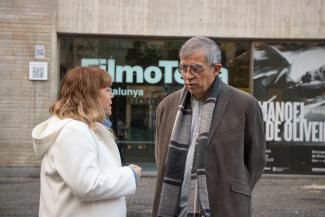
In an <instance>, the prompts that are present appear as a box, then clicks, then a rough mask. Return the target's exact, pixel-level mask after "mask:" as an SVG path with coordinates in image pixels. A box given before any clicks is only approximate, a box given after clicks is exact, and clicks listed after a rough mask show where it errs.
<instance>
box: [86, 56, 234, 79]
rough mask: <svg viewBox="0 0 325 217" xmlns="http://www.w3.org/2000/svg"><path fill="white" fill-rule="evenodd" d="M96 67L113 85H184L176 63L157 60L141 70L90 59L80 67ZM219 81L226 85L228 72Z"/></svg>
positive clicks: (136, 66) (138, 66)
mask: <svg viewBox="0 0 325 217" xmlns="http://www.w3.org/2000/svg"><path fill="white" fill-rule="evenodd" d="M89 65H98V66H99V67H100V68H102V69H104V70H106V71H108V73H109V74H110V75H111V76H112V79H113V82H115V83H129V84H143V83H148V84H157V83H159V82H163V83H165V84H171V83H173V82H176V83H178V84H184V81H183V79H182V75H181V73H179V71H178V70H177V67H178V61H175V60H159V61H158V64H157V65H156V66H148V67H146V68H143V67H142V66H140V65H135V66H130V65H117V64H116V62H115V60H114V59H103V58H100V59H91V58H82V59H81V66H89ZM220 77H221V79H222V80H223V81H224V82H225V83H228V71H227V69H226V68H222V69H221V74H220Z"/></svg>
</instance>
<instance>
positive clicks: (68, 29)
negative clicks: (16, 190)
mask: <svg viewBox="0 0 325 217" xmlns="http://www.w3.org/2000/svg"><path fill="white" fill-rule="evenodd" d="M0 29H1V30H2V31H1V32H0V73H1V75H2V79H1V80H0V98H1V100H0V102H1V103H0V115H1V121H0V176H1V175H3V176H11V175H17V174H20V175H34V174H37V173H38V170H39V163H40V162H39V161H37V160H36V159H35V157H34V154H33V150H32V141H31V130H32V128H33V127H34V126H35V125H36V124H37V123H39V122H40V121H42V120H44V119H46V118H47V117H49V114H48V107H49V105H50V103H51V102H52V101H53V100H54V99H55V97H56V93H57V91H58V87H59V84H60V81H61V79H62V77H63V76H64V74H65V73H66V71H67V70H69V69H70V68H72V67H74V66H78V65H83V66H86V65H99V66H100V67H101V68H104V69H105V70H107V71H108V72H109V73H110V74H111V75H112V77H113V80H114V85H113V92H114V94H115V98H114V101H113V115H112V116H111V117H110V119H111V121H112V123H113V129H114V131H115V133H116V134H117V137H118V143H119V145H120V147H122V151H123V152H124V153H123V154H124V157H125V160H126V161H127V162H140V163H141V162H142V163H149V164H153V162H154V133H155V110H156V107H157V105H158V103H159V102H160V101H161V100H162V99H163V98H164V97H165V96H166V95H168V94H169V93H171V92H172V91H174V90H176V89H179V88H181V87H182V84H183V81H182V79H181V76H180V74H179V73H178V71H177V66H178V50H179V48H180V46H181V45H182V43H184V42H185V41H186V40H187V39H188V38H189V37H191V36H193V35H205V36H209V37H211V38H212V39H213V40H215V41H216V42H217V43H218V44H219V45H220V48H221V50H222V56H223V58H222V65H223V68H222V73H221V76H222V79H223V81H224V82H227V83H228V84H230V85H232V86H234V87H236V88H239V89H242V90H243V91H246V92H248V93H251V94H253V95H254V96H255V97H256V98H257V99H258V100H259V102H260V105H261V108H262V110H263V113H264V121H265V129H266V131H265V133H266V138H267V142H268V147H267V153H266V155H267V156H266V157H267V166H266V168H265V172H266V173H281V174H282V173H285V174H288V173H289V174H319V175H320V174H322V175H323V174H325V126H324V125H325V97H324V96H325V2H324V1H322V0H288V1H280V0H262V1H260V0H243V1H230V0H215V1H204V0H202V1H195V0H187V1H184V0H181V1H172V0H165V1H163V0H156V1H149V0H143V1H132V0H121V1H112V0H94V1H86V0H51V1H50V0H42V1H41V0H32V1H23V0H17V1H9V0H2V1H0Z"/></svg>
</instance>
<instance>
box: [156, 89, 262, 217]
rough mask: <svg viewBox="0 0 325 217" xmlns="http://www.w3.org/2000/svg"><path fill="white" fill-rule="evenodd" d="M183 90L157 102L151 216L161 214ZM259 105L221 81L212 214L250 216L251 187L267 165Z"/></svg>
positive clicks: (214, 129) (210, 182)
mask: <svg viewBox="0 0 325 217" xmlns="http://www.w3.org/2000/svg"><path fill="white" fill-rule="evenodd" d="M181 91H182V90H178V91H176V92H174V93H172V94H170V95H169V96H167V97H166V98H165V99H164V100H163V101H162V102H161V103H160V104H159V105H158V108H157V127H156V148H155V155H156V164H157V168H158V176H157V184H156V192H155V198H154V206H153V216H154V217H156V216H157V212H158V208H159V207H158V206H159V199H160V193H161V188H162V179H163V177H164V165H165V159H166V154H167V150H168V144H169V140H170V136H171V133H172V129H173V124H174V121H175V116H176V112H177V106H178V104H179V100H180V95H181ZM263 128H264V127H263V118H262V113H261V109H260V106H259V104H258V102H257V101H256V100H255V98H254V97H252V96H251V95H249V94H247V93H245V92H243V91H240V90H237V89H235V88H233V87H231V86H228V85H226V84H224V83H222V86H221V90H220V94H219V99H218V104H217V106H216V107H215V111H214V114H213V120H212V123H211V129H210V135H209V139H208V149H209V150H208V164H207V186H208V192H209V203H210V211H211V217H250V216H251V207H252V204H251V201H252V199H251V194H252V190H253V188H254V186H255V184H256V182H257V181H258V180H259V178H260V177H261V175H262V172H263V169H264V165H265V146H266V143H265V137H264V130H263Z"/></svg>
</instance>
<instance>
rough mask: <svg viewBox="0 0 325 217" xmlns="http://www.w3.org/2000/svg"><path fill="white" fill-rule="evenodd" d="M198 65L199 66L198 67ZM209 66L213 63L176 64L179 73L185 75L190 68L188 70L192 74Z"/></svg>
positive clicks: (196, 73) (198, 72)
mask: <svg viewBox="0 0 325 217" xmlns="http://www.w3.org/2000/svg"><path fill="white" fill-rule="evenodd" d="M198 66H200V67H198ZM211 66H213V65H207V66H201V65H200V64H189V65H187V64H180V65H178V71H179V72H180V73H181V74H183V75H185V74H186V73H187V72H188V71H189V70H190V72H191V74H192V75H198V74H200V72H202V71H203V70H204V69H206V68H208V67H211ZM183 67H186V69H185V71H184V70H182V68H183ZM197 68H199V69H197ZM193 69H194V70H193Z"/></svg>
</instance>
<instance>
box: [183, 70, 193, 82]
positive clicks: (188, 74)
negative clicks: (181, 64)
mask: <svg viewBox="0 0 325 217" xmlns="http://www.w3.org/2000/svg"><path fill="white" fill-rule="evenodd" d="M193 77H194V75H193V73H192V72H191V69H190V68H187V70H186V73H183V78H184V79H191V78H193Z"/></svg>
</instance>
